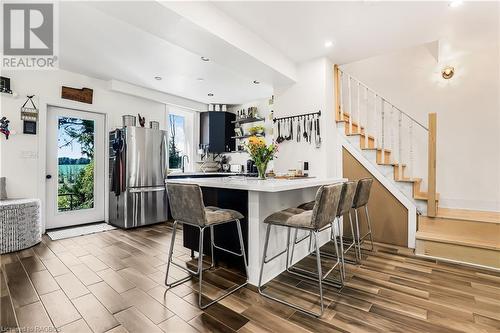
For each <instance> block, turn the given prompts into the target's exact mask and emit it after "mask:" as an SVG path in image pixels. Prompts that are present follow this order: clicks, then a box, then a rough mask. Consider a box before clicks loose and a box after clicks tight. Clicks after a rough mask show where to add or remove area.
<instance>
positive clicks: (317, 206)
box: [311, 184, 343, 230]
mask: <svg viewBox="0 0 500 333" xmlns="http://www.w3.org/2000/svg"><path fill="white" fill-rule="evenodd" d="M342 186H343V184H333V185H324V186H321V187H320V188H319V189H318V191H317V192H316V199H315V202H314V208H313V210H312V217H311V224H312V227H313V228H314V229H316V230H317V229H321V228H323V227H324V226H326V225H327V224H329V223H331V222H332V216H334V215H335V212H336V211H337V209H338V206H339V201H340V194H341V193H342Z"/></svg>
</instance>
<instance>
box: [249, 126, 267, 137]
mask: <svg viewBox="0 0 500 333" xmlns="http://www.w3.org/2000/svg"><path fill="white" fill-rule="evenodd" d="M248 132H250V134H252V135H256V134H262V133H264V126H261V125H256V126H252V127H250V128H249V129H248Z"/></svg>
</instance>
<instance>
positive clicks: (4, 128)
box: [0, 117, 10, 140]
mask: <svg viewBox="0 0 500 333" xmlns="http://www.w3.org/2000/svg"><path fill="white" fill-rule="evenodd" d="M9 123H10V120H8V119H7V118H5V117H2V118H1V119H0V133H2V134H3V135H5V139H7V140H9V135H10V130H9Z"/></svg>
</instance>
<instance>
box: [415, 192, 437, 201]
mask: <svg viewBox="0 0 500 333" xmlns="http://www.w3.org/2000/svg"><path fill="white" fill-rule="evenodd" d="M413 199H415V200H425V201H427V200H429V194H428V193H427V192H421V193H417V194H414V195H413ZM436 201H439V193H436Z"/></svg>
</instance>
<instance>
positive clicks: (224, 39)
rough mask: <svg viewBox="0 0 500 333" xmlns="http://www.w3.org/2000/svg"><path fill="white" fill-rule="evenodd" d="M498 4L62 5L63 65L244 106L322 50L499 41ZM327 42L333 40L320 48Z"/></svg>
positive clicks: (339, 58) (336, 53)
mask: <svg viewBox="0 0 500 333" xmlns="http://www.w3.org/2000/svg"><path fill="white" fill-rule="evenodd" d="M498 7H499V4H498V3H497V2H481V3H478V2H465V3H464V4H463V5H462V6H460V7H458V8H450V7H449V6H448V2H382V1H374V0H372V1H358V2H182V3H181V2H157V1H95V2H91V1H89V2H86V1H84V2H61V3H60V8H59V11H60V29H59V30H60V42H59V44H60V57H59V58H60V66H61V68H63V69H66V70H70V71H74V72H79V73H83V74H86V75H89V76H92V77H96V78H100V79H103V80H112V79H114V80H120V81H124V82H128V83H132V84H135V85H139V86H142V87H146V88H149V89H154V90H157V91H161V92H166V93H170V94H173V95H177V96H181V97H185V98H188V99H192V100H195V101H200V102H204V103H224V104H240V103H245V102H249V101H252V100H256V99H262V98H267V97H269V96H270V95H272V94H273V91H274V89H275V88H277V87H282V86H287V85H291V84H293V83H294V82H295V74H294V71H295V69H296V64H297V63H300V62H304V61H307V60H310V59H314V58H318V57H322V56H327V57H329V58H330V59H331V60H332V61H334V62H335V63H339V64H343V63H349V62H352V61H356V60H360V59H364V58H368V57H371V56H374V55H378V54H382V53H386V52H390V51H392V50H396V49H401V48H406V47H410V46H415V45H420V44H423V43H429V42H432V41H436V40H441V41H445V42H446V43H447V48H443V49H446V50H455V51H456V50H460V51H463V50H467V51H471V50H474V49H480V48H481V47H483V46H484V45H486V44H489V43H495V42H496V43H498V37H499V36H498V13H499V11H498ZM325 40H331V41H333V42H334V45H333V46H332V47H330V48H325V46H324V42H325ZM202 56H207V57H209V58H210V61H207V62H205V61H202V60H201V57H202ZM156 76H159V77H161V78H162V79H161V80H156V79H155V77H156ZM254 80H257V81H259V82H260V83H259V84H255V83H254V82H253V81H254ZM210 93H211V94H213V95H214V96H212V97H210V96H208V94H210Z"/></svg>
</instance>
